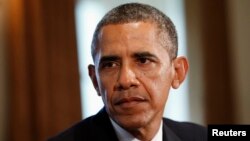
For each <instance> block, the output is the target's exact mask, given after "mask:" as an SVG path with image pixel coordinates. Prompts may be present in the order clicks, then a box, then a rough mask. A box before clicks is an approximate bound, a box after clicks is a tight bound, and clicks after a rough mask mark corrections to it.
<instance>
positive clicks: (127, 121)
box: [115, 114, 151, 130]
mask: <svg viewBox="0 0 250 141" xmlns="http://www.w3.org/2000/svg"><path fill="white" fill-rule="evenodd" d="M150 119H151V118H150V116H148V115H146V116H145V115H141V114H139V115H126V116H124V115H123V116H118V117H115V121H116V122H117V123H118V124H119V125H120V126H122V127H123V128H125V129H129V130H134V129H138V128H142V127H144V126H146V125H147V124H148V123H149V121H150Z"/></svg>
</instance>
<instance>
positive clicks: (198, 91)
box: [186, 0, 250, 124]
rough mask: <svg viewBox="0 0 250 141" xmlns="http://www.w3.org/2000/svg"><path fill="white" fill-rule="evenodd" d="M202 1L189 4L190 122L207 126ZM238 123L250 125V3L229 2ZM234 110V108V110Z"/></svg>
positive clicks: (238, 0)
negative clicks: (205, 116)
mask: <svg viewBox="0 0 250 141" xmlns="http://www.w3.org/2000/svg"><path fill="white" fill-rule="evenodd" d="M201 2H202V1H201V0H190V1H188V2H186V19H187V41H188V58H189V61H190V71H189V74H190V82H189V87H190V111H191V119H192V120H194V121H197V122H199V123H201V124H203V123H204V117H203V115H204V100H205V99H204V81H203V64H202V63H203V62H202V58H203V56H202V44H201V41H202V39H201V33H202V31H201V18H202V17H201V15H200V13H201V8H200V7H201V6H200V4H201ZM227 4H228V5H227V6H228V7H227V8H228V9H227V14H228V16H227V18H228V23H229V26H228V27H227V28H228V30H229V44H230V47H231V50H230V51H231V58H230V59H231V60H230V61H231V62H232V68H231V69H232V74H231V76H232V77H233V80H234V81H233V86H234V87H235V88H234V89H235V92H233V93H234V94H235V95H234V101H233V102H234V104H235V113H236V121H235V122H236V123H241V124H249V123H250V110H249V107H250V74H249V72H250V58H249V56H250V54H249V53H250V26H249V25H250V17H249V13H250V8H249V6H250V1H249V0H229V1H227ZM232 110H233V109H232Z"/></svg>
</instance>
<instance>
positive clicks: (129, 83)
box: [115, 65, 140, 91]
mask: <svg viewBox="0 0 250 141" xmlns="http://www.w3.org/2000/svg"><path fill="white" fill-rule="evenodd" d="M139 84H140V83H139V81H138V79H137V76H136V73H135V71H134V70H133V69H132V68H131V67H130V66H128V65H123V66H122V67H121V68H120V72H119V76H118V80H117V83H116V85H115V89H116V90H119V91H122V90H128V89H130V88H132V87H138V86H139Z"/></svg>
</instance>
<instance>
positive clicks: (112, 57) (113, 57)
mask: <svg viewBox="0 0 250 141" xmlns="http://www.w3.org/2000/svg"><path fill="white" fill-rule="evenodd" d="M117 60H120V57H118V56H116V55H109V56H102V57H101V59H100V64H101V63H104V62H110V61H117Z"/></svg>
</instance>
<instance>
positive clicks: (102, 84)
mask: <svg viewBox="0 0 250 141" xmlns="http://www.w3.org/2000/svg"><path fill="white" fill-rule="evenodd" d="M114 78H115V77H108V76H105V75H101V76H100V79H99V80H98V84H99V89H100V94H101V96H102V99H103V102H104V103H109V101H110V100H111V97H112V93H113V88H114V85H115V84H114V82H115V80H114Z"/></svg>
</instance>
